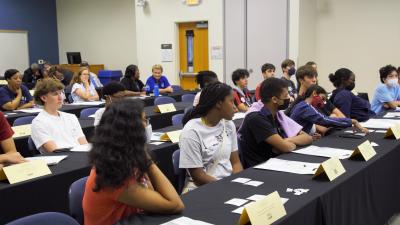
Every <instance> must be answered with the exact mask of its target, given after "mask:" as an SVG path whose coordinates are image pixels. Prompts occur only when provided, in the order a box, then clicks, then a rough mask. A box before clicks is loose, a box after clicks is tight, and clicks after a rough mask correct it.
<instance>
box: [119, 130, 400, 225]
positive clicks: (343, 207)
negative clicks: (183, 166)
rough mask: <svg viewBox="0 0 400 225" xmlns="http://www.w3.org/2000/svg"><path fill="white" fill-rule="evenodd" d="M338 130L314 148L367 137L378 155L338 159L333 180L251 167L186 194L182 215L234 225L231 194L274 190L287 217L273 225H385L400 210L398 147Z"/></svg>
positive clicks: (136, 220)
mask: <svg viewBox="0 0 400 225" xmlns="http://www.w3.org/2000/svg"><path fill="white" fill-rule="evenodd" d="M340 132H343V131H337V132H334V133H333V134H331V135H330V136H328V137H325V138H323V139H321V140H320V141H317V142H314V144H315V145H318V146H331V147H337V148H344V149H354V148H355V147H356V146H357V145H359V144H361V143H362V142H364V141H365V140H367V138H368V140H370V141H373V142H376V143H378V144H379V145H380V146H379V147H375V150H376V152H377V155H376V156H375V157H373V158H372V159H371V160H370V161H368V162H364V161H358V160H341V162H342V164H343V166H344V167H345V169H346V173H345V174H343V175H342V176H340V177H339V178H337V179H336V180H334V181H333V182H329V181H327V179H312V176H311V175H298V174H290V173H283V172H275V171H267V170H257V169H253V168H249V169H247V170H244V171H242V172H241V173H239V174H235V175H232V176H230V177H228V178H225V179H222V180H220V181H217V182H214V183H211V184H208V185H204V186H202V187H200V188H198V189H196V190H194V191H192V192H189V193H187V194H184V195H183V196H182V199H183V201H184V203H185V206H186V209H185V211H184V213H183V216H188V217H190V218H192V219H198V220H202V221H205V222H209V223H213V224H237V221H238V219H239V215H238V214H234V213H232V212H231V211H232V210H234V209H236V208H238V207H236V206H232V205H226V204H224V202H225V201H228V200H230V199H231V198H234V197H237V198H244V199H245V198H247V197H250V196H251V195H253V194H264V195H265V194H269V193H271V192H273V191H275V190H277V191H278V192H279V194H280V196H281V197H286V198H289V201H288V202H287V203H286V204H285V208H286V211H287V215H286V216H284V217H283V218H281V219H280V220H278V221H277V222H275V223H274V224H285V225H286V224H288V225H289V224H290V225H302V224H304V225H310V224H324V225H339V224H340V225H342V224H343V225H351V224H354V225H356V224H357V225H358V224H366V225H369V224H370V225H376V224H384V223H385V222H387V220H388V219H389V218H390V217H391V216H392V215H393V214H394V213H396V212H400V204H399V202H400V175H399V173H398V172H399V171H400V163H399V162H398V161H399V159H400V145H399V142H398V141H395V140H393V139H383V137H384V134H382V133H372V134H370V135H368V136H367V137H366V138H363V139H345V138H339V137H337V134H338V133H340ZM278 158H281V159H287V160H296V161H304V162H315V163H320V162H323V161H325V160H326V159H327V158H323V157H316V156H308V155H300V154H295V153H290V154H284V155H280V156H279V157H278ZM237 177H246V178H250V179H252V180H258V181H263V182H264V184H263V185H261V186H258V187H253V186H247V185H242V184H239V183H232V182H230V181H231V180H233V179H235V178H237ZM287 188H294V189H295V188H304V189H310V191H309V192H308V193H307V194H303V195H300V196H296V195H294V194H293V193H287V192H286V189H287ZM180 216H182V215H175V216H161V215H156V216H155V215H153V216H136V217H131V218H129V219H126V220H123V221H120V223H119V224H124V225H126V224H160V223H163V222H166V221H169V220H171V219H174V218H177V217H180Z"/></svg>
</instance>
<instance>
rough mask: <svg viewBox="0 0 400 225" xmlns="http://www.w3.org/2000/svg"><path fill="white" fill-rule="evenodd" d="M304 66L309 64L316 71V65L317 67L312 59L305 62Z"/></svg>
mask: <svg viewBox="0 0 400 225" xmlns="http://www.w3.org/2000/svg"><path fill="white" fill-rule="evenodd" d="M305 66H311V67H312V68H314V69H315V71H317V72H318V70H317V69H318V67H317V63H315V62H314V61H308V62H307V63H306V64H305Z"/></svg>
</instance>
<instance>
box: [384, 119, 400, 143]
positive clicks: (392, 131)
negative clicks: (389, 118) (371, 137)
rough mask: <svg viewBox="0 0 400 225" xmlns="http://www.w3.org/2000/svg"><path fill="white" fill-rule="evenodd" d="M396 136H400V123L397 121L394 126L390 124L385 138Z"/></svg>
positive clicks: (397, 137)
mask: <svg viewBox="0 0 400 225" xmlns="http://www.w3.org/2000/svg"><path fill="white" fill-rule="evenodd" d="M391 137H395V138H396V140H398V139H399V138H400V123H396V124H395V125H393V126H390V127H389V128H388V129H387V131H386V133H385V138H391Z"/></svg>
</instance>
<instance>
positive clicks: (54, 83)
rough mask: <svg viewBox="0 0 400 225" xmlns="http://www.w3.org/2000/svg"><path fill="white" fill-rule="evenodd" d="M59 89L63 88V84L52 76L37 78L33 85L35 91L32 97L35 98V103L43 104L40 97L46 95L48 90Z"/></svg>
mask: <svg viewBox="0 0 400 225" xmlns="http://www.w3.org/2000/svg"><path fill="white" fill-rule="evenodd" d="M59 90H64V85H63V84H62V83H61V82H60V81H58V80H56V79H53V78H45V79H42V80H39V81H38V82H37V83H36V86H35V93H34V94H33V99H34V100H35V103H36V104H38V105H44V102H43V101H42V99H41V98H40V97H42V96H44V95H47V94H48V93H50V92H53V91H59Z"/></svg>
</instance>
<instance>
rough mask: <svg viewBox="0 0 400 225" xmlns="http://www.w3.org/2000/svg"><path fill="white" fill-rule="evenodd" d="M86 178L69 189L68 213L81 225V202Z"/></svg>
mask: <svg viewBox="0 0 400 225" xmlns="http://www.w3.org/2000/svg"><path fill="white" fill-rule="evenodd" d="M87 179H88V177H83V178H81V179H79V180H77V181H75V182H74V183H72V184H71V186H70V187H69V195H68V196H69V213H70V214H71V216H72V217H73V218H74V219H76V221H78V222H79V224H82V225H83V218H84V217H83V208H82V200H83V194H84V193H85V185H86V181H87Z"/></svg>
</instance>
